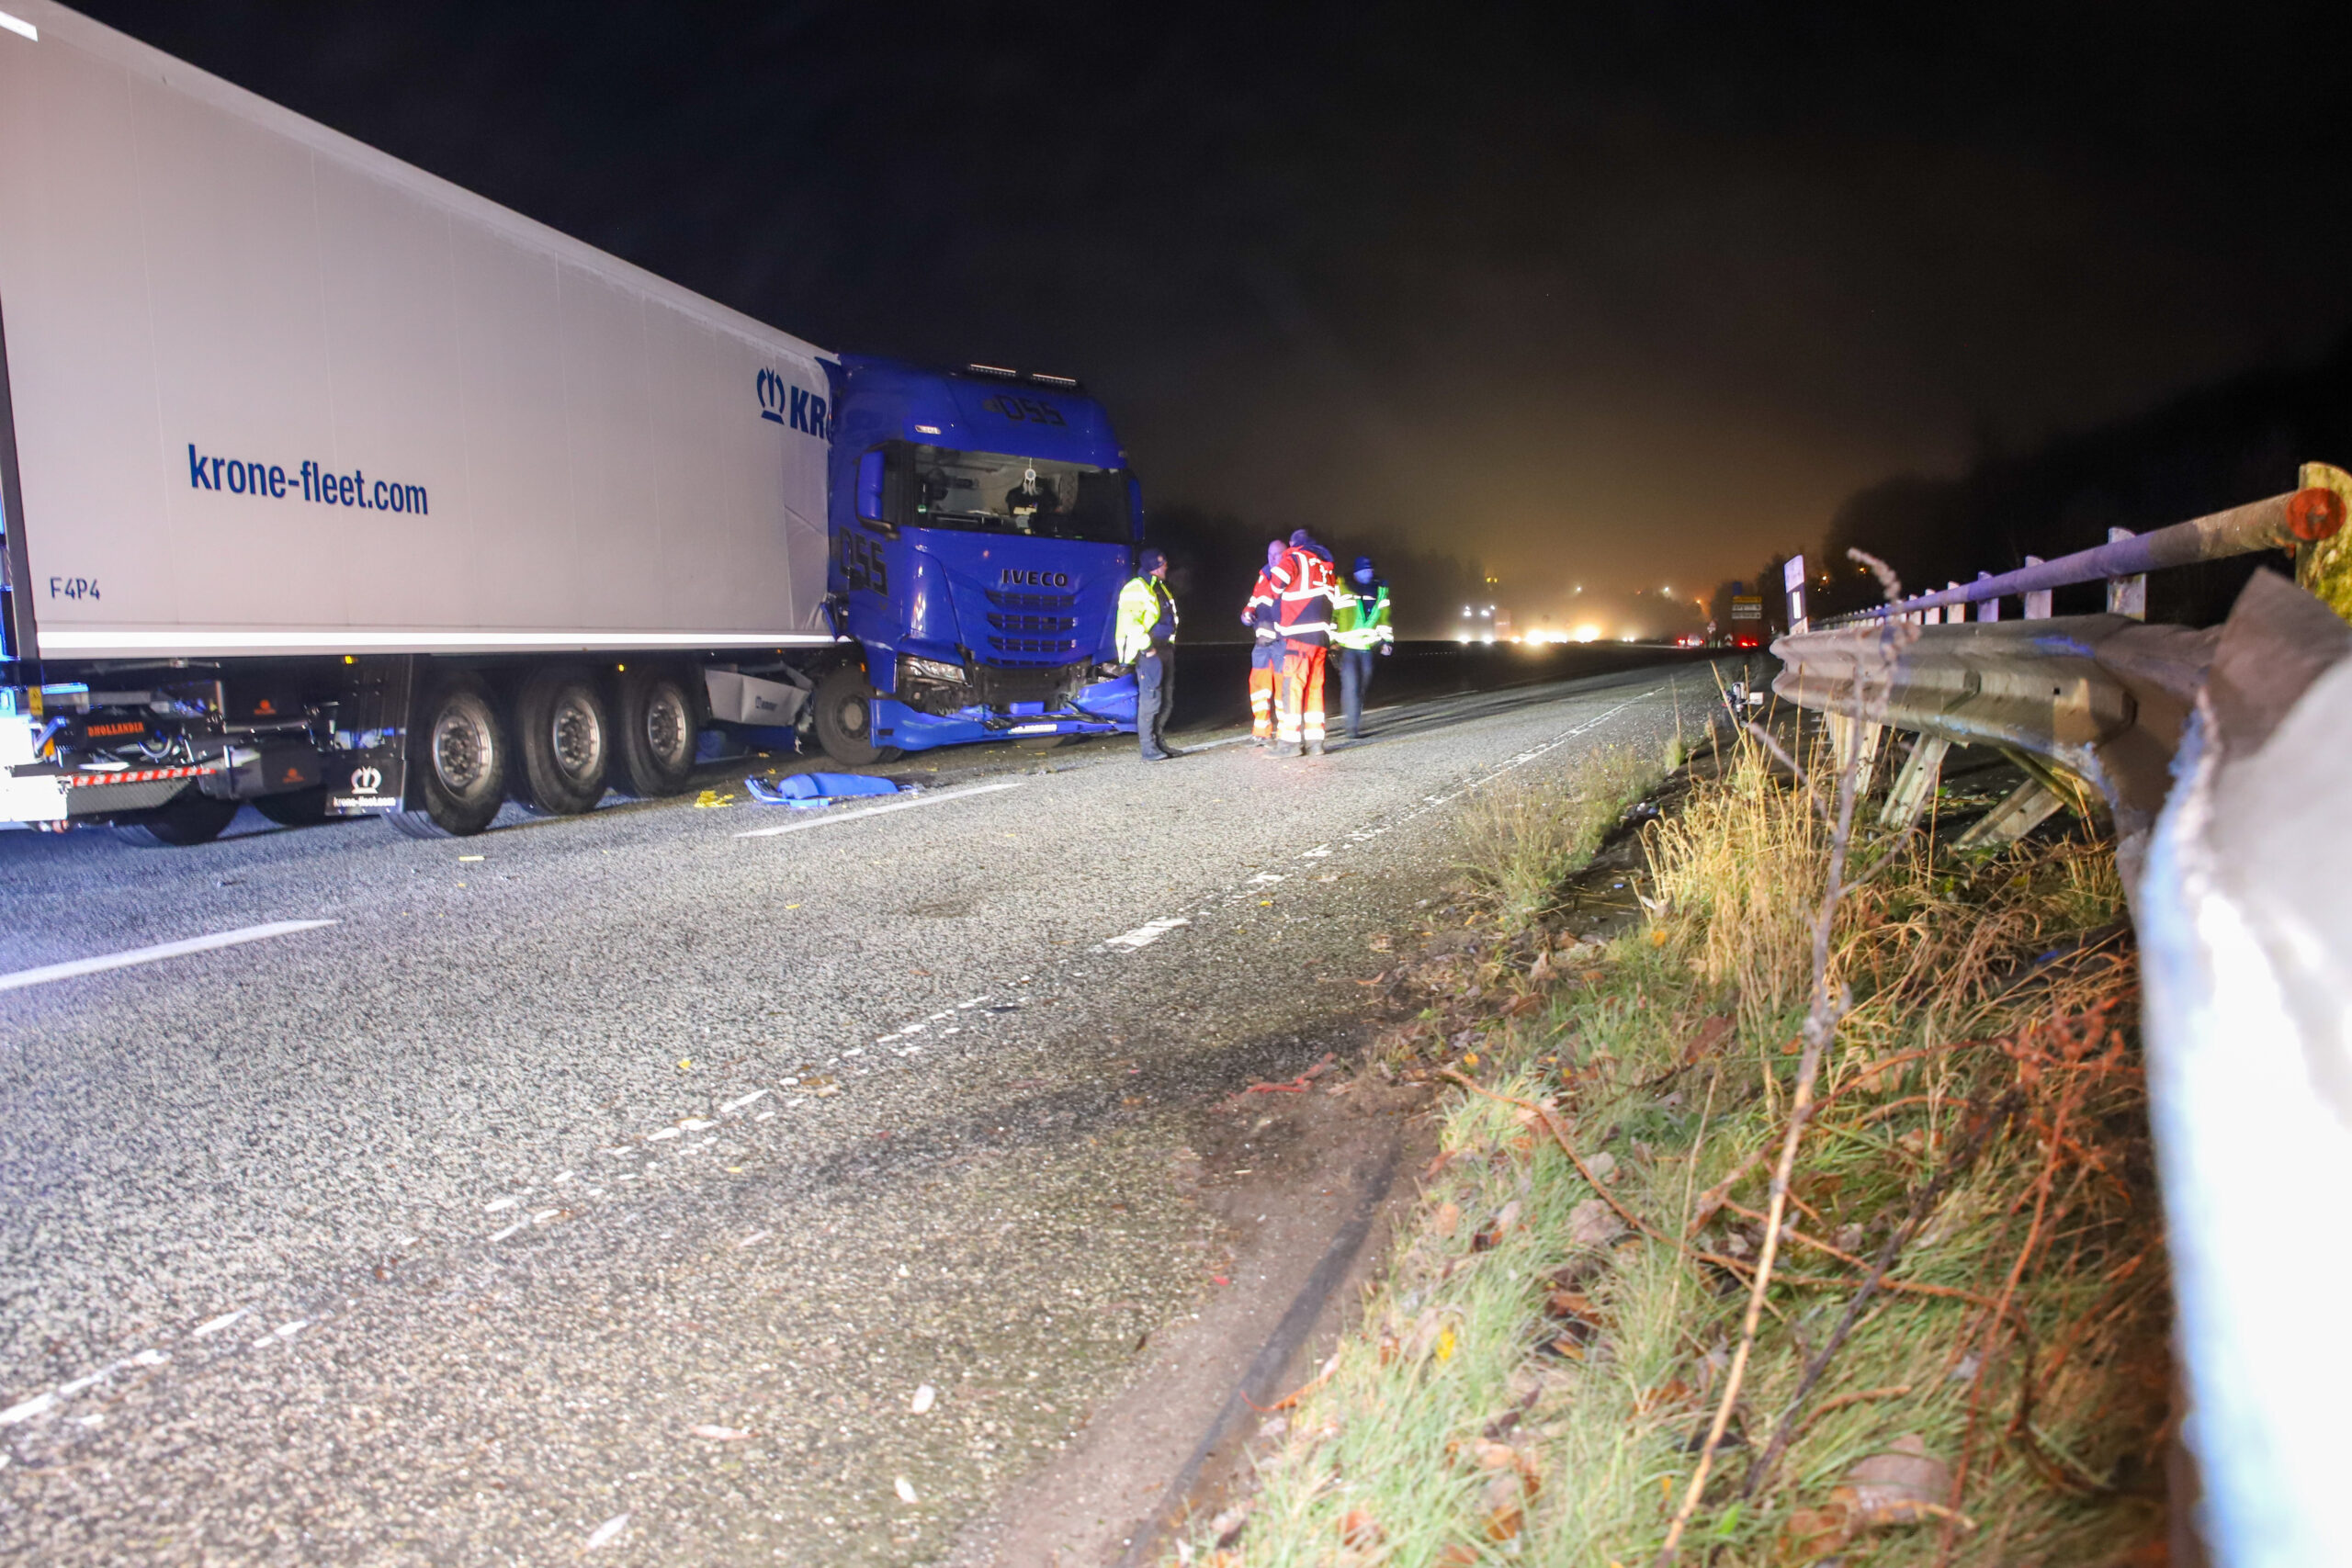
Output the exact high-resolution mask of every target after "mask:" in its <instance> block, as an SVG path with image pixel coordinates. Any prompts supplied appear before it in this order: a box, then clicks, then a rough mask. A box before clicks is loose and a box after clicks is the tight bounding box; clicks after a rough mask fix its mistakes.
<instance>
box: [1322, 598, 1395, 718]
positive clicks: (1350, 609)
mask: <svg viewBox="0 0 2352 1568" xmlns="http://www.w3.org/2000/svg"><path fill="white" fill-rule="evenodd" d="M1332 604H1333V605H1334V606H1335V608H1336V614H1335V615H1334V616H1333V621H1332V627H1331V644H1332V646H1333V647H1334V648H1336V649H1339V653H1340V712H1341V713H1343V714H1345V715H1346V716H1347V722H1348V739H1351V740H1361V739H1363V694H1364V691H1365V689H1366V688H1367V687H1369V686H1370V685H1371V684H1372V660H1373V654H1374V651H1375V650H1377V651H1378V652H1379V653H1380V654H1381V655H1382V656H1383V657H1385V656H1386V655H1387V654H1388V652H1389V650H1390V649H1394V648H1395V647H1396V646H1397V628H1396V627H1394V626H1390V625H1389V624H1388V584H1387V582H1386V581H1385V580H1384V579H1382V578H1381V577H1380V575H1379V574H1378V573H1377V572H1375V571H1374V570H1373V565H1372V558H1371V557H1370V556H1358V557H1356V564H1355V567H1354V569H1353V570H1351V571H1350V572H1349V573H1348V581H1346V582H1345V583H1344V584H1342V585H1341V586H1340V591H1339V592H1337V593H1336V594H1334V595H1333V596H1332Z"/></svg>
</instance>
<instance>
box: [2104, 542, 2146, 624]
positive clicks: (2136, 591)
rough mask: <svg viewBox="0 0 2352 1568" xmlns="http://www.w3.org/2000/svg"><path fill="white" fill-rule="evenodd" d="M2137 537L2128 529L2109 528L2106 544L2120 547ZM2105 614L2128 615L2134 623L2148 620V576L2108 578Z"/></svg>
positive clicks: (2144, 574)
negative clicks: (2127, 540)
mask: <svg viewBox="0 0 2352 1568" xmlns="http://www.w3.org/2000/svg"><path fill="white" fill-rule="evenodd" d="M2137 537H2139V536H2138V535H2136V534H2134V533H2132V532H2131V529H2129V528H2109V530H2108V531H2107V542H2108V543H2109V544H2110V545H2120V544H2121V543H2123V541H2124V540H2126V539H2133V538H2137ZM2107 613H2108V614H2109V615H2129V616H2131V618H2132V619H2133V620H2135V621H2144V620H2146V619H2147V618H2148V574H2147V573H2146V572H2144V571H2143V572H2140V573H2137V574H2136V575H2133V576H2131V577H2110V578H2109V579H2108V580H2107Z"/></svg>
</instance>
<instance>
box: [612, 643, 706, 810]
mask: <svg viewBox="0 0 2352 1568" xmlns="http://www.w3.org/2000/svg"><path fill="white" fill-rule="evenodd" d="M616 696H617V697H618V699H619V703H618V705H619V708H620V712H619V714H618V715H617V716H616V717H617V718H618V721H619V722H618V724H617V726H616V728H617V729H618V732H619V733H618V735H617V736H616V740H617V742H618V744H616V746H615V747H614V749H613V750H614V756H613V761H614V762H615V763H616V771H617V772H618V773H619V777H618V778H617V779H616V781H615V782H616V783H617V784H619V785H620V787H621V788H622V789H623V790H624V791H626V792H627V793H628V794H630V795H636V796H637V797H638V798H639V799H640V800H650V799H653V798H656V797H658V796H661V795H677V794H680V793H681V792H683V791H684V789H685V787H686V785H687V784H688V783H689V782H691V781H692V780H693V778H694V773H695V728H696V726H695V701H694V696H693V694H691V693H690V692H689V691H688V690H687V687H686V682H685V681H684V678H682V677H681V676H680V674H679V672H678V671H675V670H669V669H662V668H660V667H654V668H650V669H641V670H624V671H621V679H620V686H619V689H618V691H617V693H616Z"/></svg>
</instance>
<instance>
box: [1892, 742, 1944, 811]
mask: <svg viewBox="0 0 2352 1568" xmlns="http://www.w3.org/2000/svg"><path fill="white" fill-rule="evenodd" d="M1949 750H1951V741H1949V740H1947V739H1944V738H1943V737H1942V736H1940V735H1922V736H1920V737H1919V738H1918V739H1917V740H1915V741H1913V742H1912V743H1911V755H1910V756H1908V757H1906V758H1905V759H1904V760H1903V771H1902V772H1901V773H1896V774H1895V775H1894V788H1893V789H1892V790H1889V791H1888V792H1887V796H1886V806H1885V807H1884V808H1883V809H1882V810H1881V811H1880V812H1879V814H1878V819H1879V821H1880V822H1881V823H1882V824H1883V825H1884V826H1886V827H1889V828H1896V829H1910V828H1912V827H1914V826H1916V825H1917V823H1918V820H1919V818H1920V815H1921V814H1922V813H1923V812H1925V811H1926V810H1927V808H1928V801H1930V800H1932V799H1934V798H1935V794H1936V782H1937V780H1939V779H1940V778H1941V777H1942V776H1943V770H1944V753H1945V752H1947V751H1949Z"/></svg>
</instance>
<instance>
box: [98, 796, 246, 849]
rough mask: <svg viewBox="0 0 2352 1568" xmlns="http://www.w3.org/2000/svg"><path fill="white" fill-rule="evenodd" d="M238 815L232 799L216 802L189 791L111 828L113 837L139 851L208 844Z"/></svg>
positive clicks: (235, 804) (209, 797)
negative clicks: (135, 847)
mask: <svg viewBox="0 0 2352 1568" xmlns="http://www.w3.org/2000/svg"><path fill="white" fill-rule="evenodd" d="M236 815H237V803H236V802H235V801H233V800H215V799H213V798H212V797H211V796H210V795H204V794H201V793H199V792H198V791H197V790H195V789H193V788H191V789H188V790H186V791H184V792H182V793H181V794H180V795H176V796H175V797H174V798H173V799H170V800H167V801H165V802H164V804H163V805H161V806H158V807H154V808H153V809H152V810H148V811H142V812H141V813H140V814H139V815H138V816H137V817H135V818H130V819H129V820H127V821H122V822H118V823H116V824H115V825H114V831H115V837H117V838H119V839H120V840H123V841H124V842H126V843H132V844H137V845H138V846H139V847H140V848H141V849H149V850H153V849H185V848H186V847H187V846H188V845H190V844H209V843H210V842H211V841H212V840H215V839H217V838H219V837H220V834H221V831H222V829H226V828H227V827H228V826H229V823H230V822H231V820H232V819H233V818H235V817H236Z"/></svg>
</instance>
